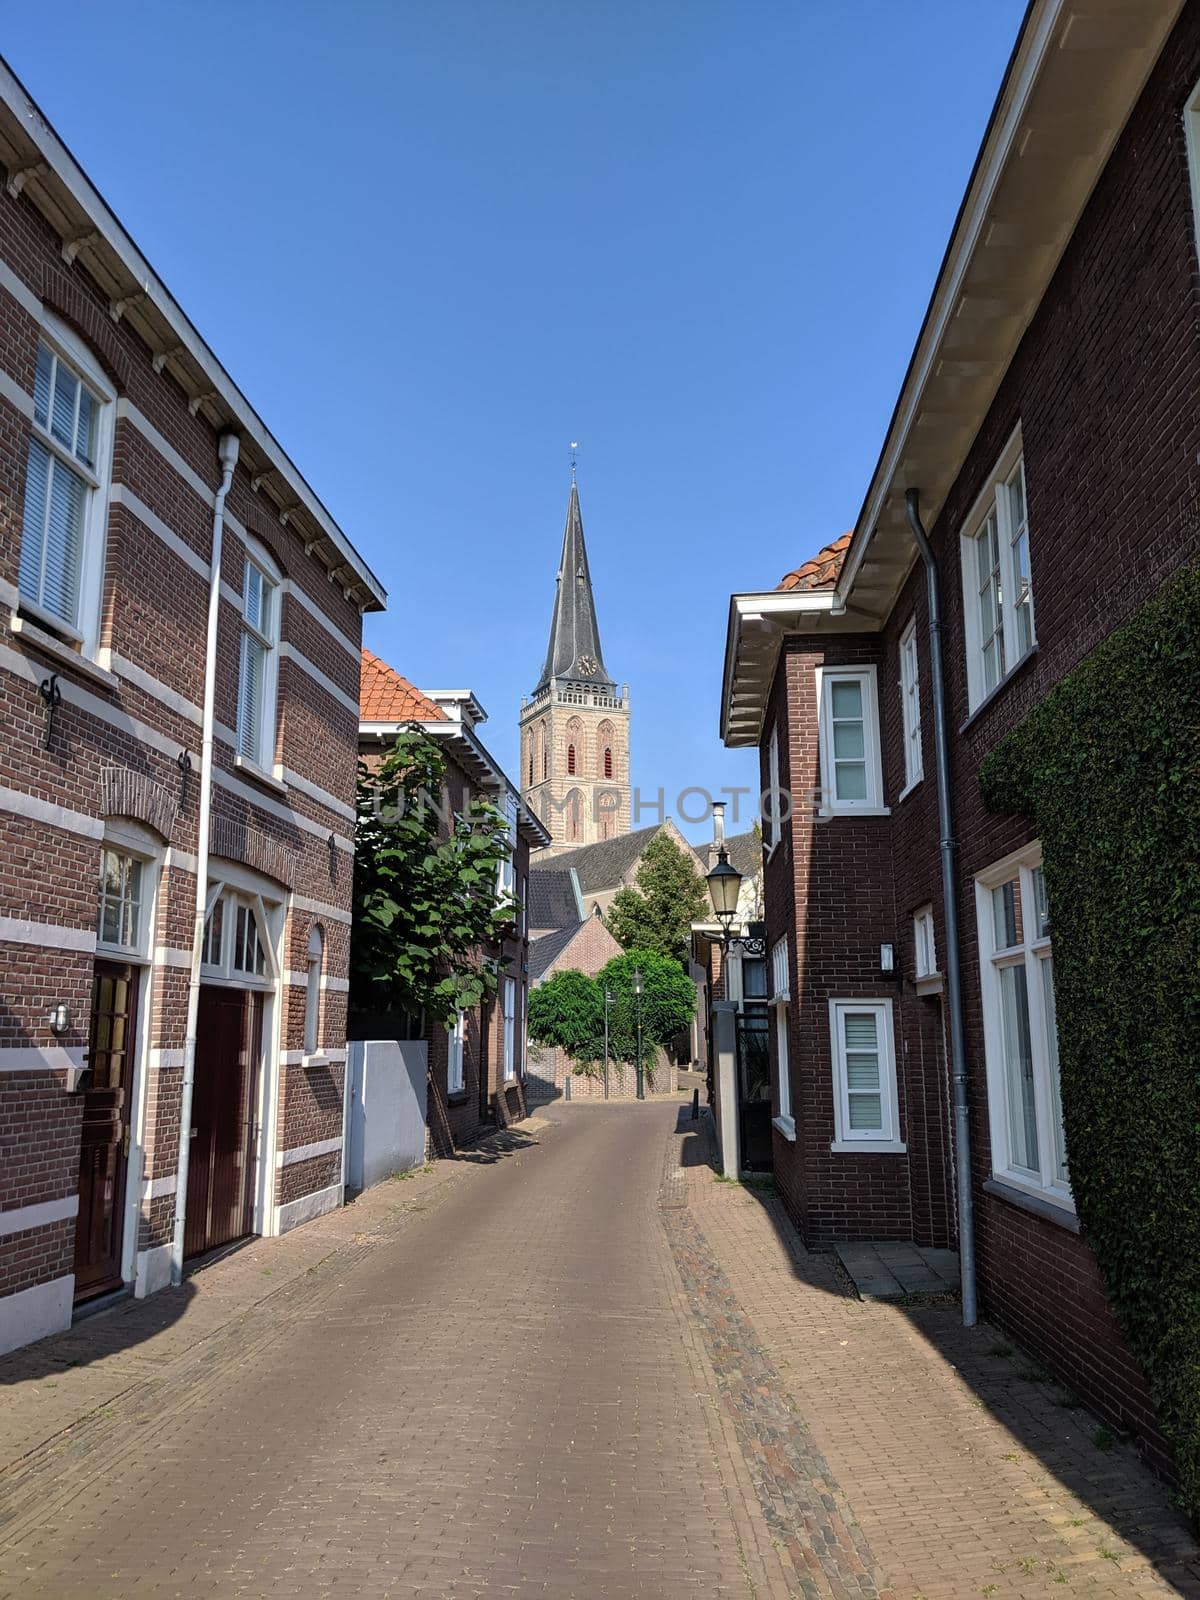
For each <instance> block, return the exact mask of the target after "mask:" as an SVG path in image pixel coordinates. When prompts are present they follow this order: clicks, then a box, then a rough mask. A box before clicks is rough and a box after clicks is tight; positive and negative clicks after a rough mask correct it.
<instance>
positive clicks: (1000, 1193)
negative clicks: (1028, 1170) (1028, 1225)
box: [983, 1178, 1081, 1233]
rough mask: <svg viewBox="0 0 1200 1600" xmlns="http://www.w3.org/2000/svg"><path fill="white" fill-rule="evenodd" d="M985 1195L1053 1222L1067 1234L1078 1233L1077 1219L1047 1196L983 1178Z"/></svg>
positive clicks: (1067, 1209)
mask: <svg viewBox="0 0 1200 1600" xmlns="http://www.w3.org/2000/svg"><path fill="white" fill-rule="evenodd" d="M983 1191H984V1193H985V1194H994V1195H995V1196H996V1199H997V1200H1003V1201H1004V1202H1005V1204H1006V1205H1010V1206H1015V1207H1016V1208H1017V1210H1018V1211H1028V1212H1029V1213H1030V1214H1031V1215H1032V1216H1035V1217H1041V1218H1042V1219H1043V1221H1045V1222H1053V1223H1055V1224H1057V1226H1058V1227H1060V1228H1065V1229H1066V1230H1067V1232H1068V1233H1079V1232H1080V1231H1081V1230H1080V1226H1079V1218H1078V1217H1077V1216H1076V1215H1075V1213H1074V1212H1073V1211H1072V1210H1071V1209H1070V1207H1068V1206H1064V1205H1061V1204H1059V1202H1058V1201H1055V1200H1051V1199H1050V1197H1049V1196H1048V1195H1040V1194H1033V1193H1031V1192H1030V1191H1028V1190H1026V1189H1018V1188H1016V1187H1015V1185H1013V1184H1011V1183H1005V1182H1003V1181H1002V1180H1001V1179H999V1178H985V1179H984V1184H983Z"/></svg>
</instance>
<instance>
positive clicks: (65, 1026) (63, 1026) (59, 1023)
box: [49, 1000, 71, 1039]
mask: <svg viewBox="0 0 1200 1600" xmlns="http://www.w3.org/2000/svg"><path fill="white" fill-rule="evenodd" d="M49 1021H50V1032H51V1033H52V1034H53V1035H54V1037H55V1038H56V1039H61V1038H62V1036H63V1034H64V1033H68V1032H70V1028H71V1008H70V1006H69V1005H68V1004H67V1002H66V1001H65V1000H60V1001H59V1002H58V1004H57V1005H56V1006H52V1007H51V1008H50V1018H49Z"/></svg>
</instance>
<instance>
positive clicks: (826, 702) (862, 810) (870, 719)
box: [816, 665, 891, 817]
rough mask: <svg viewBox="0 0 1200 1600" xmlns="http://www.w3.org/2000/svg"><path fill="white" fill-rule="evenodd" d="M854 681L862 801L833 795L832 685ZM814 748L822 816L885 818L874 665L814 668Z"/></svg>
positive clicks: (877, 673)
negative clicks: (858, 689)
mask: <svg viewBox="0 0 1200 1600" xmlns="http://www.w3.org/2000/svg"><path fill="white" fill-rule="evenodd" d="M851 680H852V681H854V682H857V683H860V684H861V685H862V690H863V747H864V756H865V760H866V779H867V793H866V796H865V798H864V799H862V800H839V799H838V798H837V797H836V795H835V794H834V789H833V776H834V760H833V745H832V739H831V728H832V722H833V686H834V684H836V683H846V682H849V681H851ZM816 689H817V745H818V749H819V751H820V759H821V807H820V812H819V814H820V815H821V816H823V817H887V816H890V815H891V808H890V806H885V805H884V803H883V763H882V760H881V757H880V750H879V672H878V670H877V668H876V667H875V666H874V665H868V666H860V667H817V668H816Z"/></svg>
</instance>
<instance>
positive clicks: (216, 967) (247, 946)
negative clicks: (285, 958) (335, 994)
mask: <svg viewBox="0 0 1200 1600" xmlns="http://www.w3.org/2000/svg"><path fill="white" fill-rule="evenodd" d="M274 909H275V910H276V911H278V910H279V909H280V908H274ZM309 954H310V967H309V980H310V985H311V976H312V968H311V943H310V950H309ZM201 962H202V966H203V968H204V972H205V976H206V977H209V978H217V979H225V980H227V981H230V982H233V983H236V984H238V985H239V986H241V987H243V988H263V987H265V986H267V985H268V984H270V983H271V982H272V981H273V980H274V979H275V978H277V977H278V976H279V968H278V963H277V962H276V958H275V930H274V929H273V928H272V926H271V918H270V915H269V914H268V911H267V907H266V905H265V904H264V903H263V900H262V898H261V896H259V895H257V894H254V893H242V892H237V891H234V890H232V889H228V888H226V886H225V885H224V884H223V883H215V884H212V885H211V886H210V888H209V891H208V914H207V917H206V920H205V924H204V948H203V952H202V955H201ZM306 1025H307V1015H306Z"/></svg>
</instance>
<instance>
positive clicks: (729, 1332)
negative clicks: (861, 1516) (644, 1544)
mask: <svg viewBox="0 0 1200 1600" xmlns="http://www.w3.org/2000/svg"><path fill="white" fill-rule="evenodd" d="M681 1187H682V1184H680V1185H678V1186H677V1185H676V1183H675V1181H674V1179H673V1178H672V1177H671V1176H670V1175H669V1174H667V1175H665V1177H664V1184H663V1190H662V1193H661V1195H660V1208H661V1215H662V1221H663V1226H664V1227H665V1229H666V1233H667V1238H668V1240H669V1241H670V1245H671V1250H672V1253H673V1255H674V1257H675V1263H676V1266H677V1267H678V1269H679V1274H680V1277H681V1278H682V1280H683V1284H684V1288H685V1290H686V1292H687V1295H688V1298H689V1300H690V1302H691V1306H692V1309H693V1312H694V1314H695V1317H696V1319H697V1321H698V1322H699V1324H700V1328H701V1333H702V1336H703V1341H704V1346H705V1350H706V1352H707V1354H708V1358H709V1361H710V1362H711V1364H712V1367H713V1370H714V1372H715V1373H716V1376H717V1383H718V1386H719V1388H720V1393H721V1398H722V1400H723V1402H724V1404H725V1406H726V1409H727V1410H728V1412H729V1414H730V1416H731V1417H732V1419H733V1426H734V1431H735V1433H736V1435H737V1440H738V1443H739V1445H740V1446H741V1449H742V1452H743V1454H744V1456H745V1459H746V1464H747V1466H748V1468H749V1470H750V1476H751V1479H752V1481H753V1483H754V1487H755V1491H756V1492H757V1494H758V1498H759V1502H760V1504H761V1505H762V1508H763V1514H764V1516H765V1518H766V1521H767V1526H768V1527H769V1528H770V1530H771V1535H772V1537H773V1538H774V1539H775V1540H777V1541H778V1542H779V1544H780V1545H781V1546H783V1548H784V1549H786V1551H787V1553H788V1555H789V1556H790V1558H791V1560H792V1563H793V1565H794V1567H795V1569H796V1573H797V1576H798V1581H799V1583H800V1589H799V1593H801V1594H803V1595H805V1596H808V1597H810V1600H819V1597H825V1596H828V1595H830V1594H832V1595H835V1596H839V1597H841V1596H845V1597H862V1600H894V1596H893V1591H891V1590H889V1589H888V1588H887V1586H886V1583H885V1582H884V1580H883V1578H882V1576H881V1574H880V1573H879V1570H878V1568H877V1566H876V1563H875V1559H874V1557H873V1556H872V1554H871V1549H870V1546H869V1545H868V1543H867V1539H866V1536H865V1535H864V1533H863V1531H862V1529H861V1528H860V1527H859V1526H858V1524H857V1522H856V1521H855V1518H854V1513H853V1511H852V1510H851V1508H850V1506H849V1504H848V1503H847V1501H846V1499H845V1496H844V1495H843V1494H842V1492H841V1490H840V1489H839V1487H838V1485H837V1484H836V1482H835V1481H834V1479H833V1477H832V1475H831V1474H830V1471H829V1467H828V1465H827V1463H826V1461H825V1458H824V1457H823V1456H822V1455H821V1453H820V1451H819V1450H817V1449H816V1447H815V1446H814V1444H813V1442H812V1440H811V1438H810V1437H809V1433H808V1426H807V1424H806V1423H805V1421H804V1419H803V1417H802V1416H801V1415H800V1414H799V1412H798V1411H797V1410H796V1408H795V1406H794V1405H793V1404H792V1403H791V1401H790V1400H789V1399H788V1398H787V1395H786V1392H785V1389H784V1384H783V1380H782V1378H781V1377H780V1375H779V1373H778V1372H777V1371H776V1369H775V1367H774V1366H773V1365H772V1363H771V1361H770V1359H769V1358H768V1356H767V1354H766V1352H765V1351H764V1350H763V1348H762V1346H761V1345H760V1344H759V1342H758V1338H757V1336H756V1334H755V1331H754V1326H753V1324H752V1323H751V1322H750V1320H749V1318H748V1317H747V1316H746V1315H745V1313H744V1312H743V1311H742V1309H741V1307H740V1305H739V1304H738V1301H737V1299H736V1298H735V1296H734V1294H733V1291H732V1289H731V1287H730V1284H729V1280H728V1278H726V1276H725V1274H724V1272H723V1271H722V1270H721V1268H720V1267H719V1266H718V1264H717V1262H716V1260H715V1258H714V1256H713V1253H712V1250H711V1248H710V1247H709V1244H708V1241H707V1239H706V1238H705V1237H704V1234H703V1233H702V1231H701V1230H700V1228H699V1227H698V1226H697V1225H696V1222H695V1221H694V1219H693V1218H692V1216H691V1213H690V1212H689V1211H688V1210H687V1209H686V1207H685V1206H684V1205H683V1204H682V1202H681V1201H680V1200H679V1199H678V1198H677V1194H678V1189H679V1188H681Z"/></svg>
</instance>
